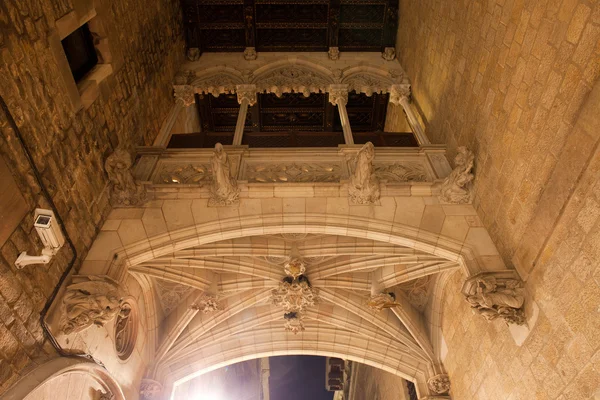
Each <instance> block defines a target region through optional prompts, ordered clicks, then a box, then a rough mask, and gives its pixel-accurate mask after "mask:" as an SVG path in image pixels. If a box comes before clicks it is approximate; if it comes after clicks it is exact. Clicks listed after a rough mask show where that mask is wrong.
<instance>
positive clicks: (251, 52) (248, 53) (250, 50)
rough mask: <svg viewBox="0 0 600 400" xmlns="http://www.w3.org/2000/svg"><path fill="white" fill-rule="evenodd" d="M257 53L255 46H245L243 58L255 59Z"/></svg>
mask: <svg viewBox="0 0 600 400" xmlns="http://www.w3.org/2000/svg"><path fill="white" fill-rule="evenodd" d="M257 57H258V54H256V48H255V47H246V49H245V50H244V59H245V60H248V61H252V60H256V58H257Z"/></svg>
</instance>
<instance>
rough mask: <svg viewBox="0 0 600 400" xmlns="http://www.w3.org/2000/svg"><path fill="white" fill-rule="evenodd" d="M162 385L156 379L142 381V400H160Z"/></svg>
mask: <svg viewBox="0 0 600 400" xmlns="http://www.w3.org/2000/svg"><path fill="white" fill-rule="evenodd" d="M161 392H162V384H161V383H160V382H158V381H155V380H154V379H142V383H141V384H140V400H159V399H160V394H161Z"/></svg>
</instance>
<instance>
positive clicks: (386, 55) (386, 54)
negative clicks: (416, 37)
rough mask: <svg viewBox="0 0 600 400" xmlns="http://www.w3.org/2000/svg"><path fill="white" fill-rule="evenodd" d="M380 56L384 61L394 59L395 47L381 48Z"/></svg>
mask: <svg viewBox="0 0 600 400" xmlns="http://www.w3.org/2000/svg"><path fill="white" fill-rule="evenodd" d="M381 57H383V59H384V60H386V61H394V60H395V59H396V49H395V48H393V47H386V48H385V49H383V53H381Z"/></svg>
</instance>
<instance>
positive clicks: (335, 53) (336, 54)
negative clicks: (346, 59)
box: [327, 47, 340, 61]
mask: <svg viewBox="0 0 600 400" xmlns="http://www.w3.org/2000/svg"><path fill="white" fill-rule="evenodd" d="M327 55H328V56H329V59H330V60H333V61H335V60H339V58H340V48H339V47H330V48H329V51H328V52H327Z"/></svg>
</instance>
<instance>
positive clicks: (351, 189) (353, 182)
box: [348, 142, 380, 204]
mask: <svg viewBox="0 0 600 400" xmlns="http://www.w3.org/2000/svg"><path fill="white" fill-rule="evenodd" d="M374 158H375V147H374V146H373V143H371V142H367V143H366V144H365V145H364V146H363V147H362V148H361V149H360V150H359V151H358V153H357V154H356V158H355V167H354V174H352V176H351V177H350V185H349V186H348V194H349V195H350V201H351V202H352V203H355V204H373V203H375V202H377V201H378V200H379V196H380V190H379V179H377V177H376V176H375V170H374V168H373V159H374Z"/></svg>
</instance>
